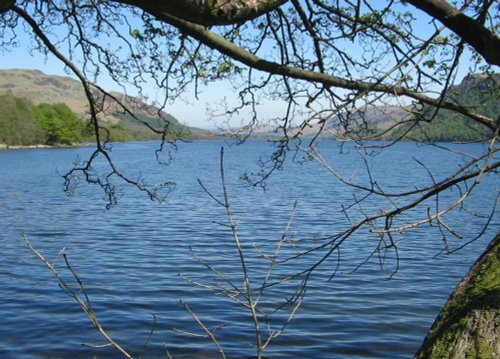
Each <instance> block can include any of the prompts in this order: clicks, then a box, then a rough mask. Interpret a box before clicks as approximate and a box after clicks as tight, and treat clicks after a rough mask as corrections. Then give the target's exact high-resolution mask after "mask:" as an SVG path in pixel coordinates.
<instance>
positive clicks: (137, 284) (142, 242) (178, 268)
mask: <svg viewBox="0 0 500 359" xmlns="http://www.w3.org/2000/svg"><path fill="white" fill-rule="evenodd" d="M156 146H157V144H156V143H154V142H141V143H126V144H116V145H114V147H113V151H112V155H113V157H114V159H115V161H116V163H117V164H118V166H120V168H121V169H122V170H123V172H124V173H125V174H127V175H129V176H130V177H131V178H136V177H137V176H139V174H141V175H142V177H143V178H145V179H146V180H147V181H148V182H149V183H151V184H155V183H160V182H165V181H172V182H175V183H176V187H175V190H174V191H173V192H172V193H171V194H170V195H169V196H168V199H167V201H166V202H164V203H161V204H160V203H156V202H151V201H148V199H147V198H146V196H145V195H144V194H143V193H140V192H138V191H137V190H135V189H134V188H132V187H131V186H127V185H123V184H120V183H119V181H117V182H116V183H117V191H118V193H120V194H121V196H120V198H119V202H118V204H117V205H116V206H113V207H112V208H111V209H109V210H107V209H106V208H105V204H106V202H105V201H104V200H103V196H102V192H101V191H100V189H99V188H97V187H96V186H92V185H88V184H85V183H81V184H80V185H79V186H78V187H77V188H76V191H75V193H74V194H73V195H72V196H70V197H68V196H66V195H65V193H64V192H63V190H62V179H61V177H60V175H59V174H58V173H63V172H65V171H66V170H68V169H69V168H71V166H72V163H73V162H74V161H75V159H76V158H78V157H80V158H85V155H87V154H88V153H90V151H91V148H74V149H36V150H10V151H0V185H1V189H0V246H1V252H0V357H1V358H16V359H17V358H21V359H22V358H94V357H96V358H118V357H120V355H119V354H118V353H117V352H116V351H115V350H114V349H112V348H95V347H91V346H89V345H100V344H104V340H103V339H102V338H101V336H100V335H99V333H97V331H96V330H95V329H94V328H93V327H92V325H91V323H90V322H89V320H88V319H87V317H86V316H85V314H84V313H83V312H82V311H81V309H80V308H79V307H78V305H77V304H75V302H74V301H73V300H72V299H71V298H69V297H68V296H67V295H65V294H64V293H63V292H62V291H61V290H60V289H59V288H58V285H57V282H56V281H55V280H54V277H53V276H52V274H51V273H50V272H49V271H48V270H47V269H46V268H45V267H44V266H43V265H42V263H41V262H40V261H38V260H37V259H36V258H35V257H34V255H33V254H32V253H31V252H30V251H29V250H28V248H27V247H26V245H25V244H24V242H23V241H22V237H21V233H22V232H25V233H27V235H28V236H29V239H30V241H31V242H32V244H33V245H34V246H35V247H36V248H37V249H39V250H40V251H41V252H42V253H44V255H46V256H47V258H49V259H52V258H54V257H55V256H56V254H57V253H58V252H59V250H60V249H61V248H62V247H64V246H66V247H67V251H66V253H67V255H68V257H69V260H70V262H71V264H72V265H73V267H74V268H75V270H76V271H77V272H78V274H79V275H80V277H81V278H82V280H83V282H84V283H85V285H86V287H87V289H88V293H89V295H90V297H91V300H92V303H93V306H94V310H95V313H96V315H97V318H98V319H99V320H100V322H101V324H102V325H103V326H104V328H105V329H106V330H107V331H108V333H109V334H110V335H111V336H112V337H113V338H114V339H115V340H116V341H117V342H118V343H120V344H121V345H122V346H123V347H125V348H126V349H127V350H128V351H129V352H130V353H132V354H133V355H135V356H138V354H139V353H140V352H141V349H142V346H143V344H144V342H145V340H146V338H147V337H148V334H149V331H150V329H151V326H152V314H154V315H155V316H156V318H157V324H156V328H155V331H154V335H153V337H152V339H151V342H150V344H149V345H148V348H147V351H146V352H145V353H144V354H143V355H142V357H143V358H164V357H165V348H168V350H169V351H170V352H171V353H172V355H173V357H174V358H216V357H219V356H218V351H217V349H216V347H215V346H214V345H213V343H211V342H210V341H208V340H207V339H205V338H201V337H192V336H187V335H183V334H180V333H178V332H175V331H172V330H171V329H172V328H173V327H174V328H178V329H180V330H184V331H190V332H195V333H202V332H201V331H200V329H199V327H197V326H196V324H195V323H194V321H193V319H192V318H191V317H190V315H189V314H188V313H187V312H186V311H185V310H184V309H183V307H182V305H181V304H180V303H179V299H181V298H182V299H184V300H185V301H186V302H187V303H188V304H189V305H190V307H191V308H192V309H193V310H194V311H195V312H196V313H197V314H198V315H199V317H200V318H201V319H202V320H203V321H204V323H205V324H206V325H207V326H208V327H210V328H214V327H217V326H218V325H220V324H223V323H226V325H225V326H223V327H222V328H220V329H219V330H217V332H216V336H217V338H218V339H219V340H220V343H221V345H222V347H223V348H224V349H225V351H226V354H227V356H228V357H229V358H249V357H252V356H253V355H255V351H254V347H253V345H254V341H255V339H254V333H253V331H252V322H251V318H250V315H249V312H248V310H246V309H245V308H244V307H242V306H241V305H238V304H236V303H234V302H231V301H229V300H227V299H225V298H224V297H223V296H214V295H213V294H211V293H210V292H209V291H207V290H205V289H203V288H200V287H197V286H195V285H193V284H192V283H189V282H188V281H186V280H184V279H182V278H181V277H180V276H179V273H182V274H184V275H186V276H189V277H190V278H192V279H193V280H198V281H201V282H204V283H213V282H211V281H210V273H209V271H208V269H207V268H206V267H203V266H202V265H201V264H200V263H198V262H197V261H196V260H195V259H194V258H193V256H192V254H191V253H190V251H189V247H190V246H191V247H192V248H193V249H194V250H195V251H196V253H197V254H198V255H199V256H200V257H203V258H204V259H205V260H206V261H207V262H209V263H210V264H211V265H213V266H215V267H217V268H218V269H219V270H220V271H221V272H223V273H224V274H225V275H226V276H227V278H230V279H231V280H234V282H235V283H237V285H241V281H242V280H241V275H240V274H239V273H240V269H239V261H238V254H237V252H236V250H235V247H234V244H233V240H232V236H231V234H230V232H229V230H228V228H227V227H224V226H221V225H220V224H218V223H221V222H222V223H225V221H226V217H225V216H224V209H223V208H222V207H220V206H219V205H217V203H215V201H214V200H213V199H211V198H210V197H209V196H208V195H207V194H206V193H205V192H204V191H203V189H202V188H201V187H200V185H199V184H198V179H200V180H201V181H202V182H203V183H204V185H205V186H206V188H207V189H208V190H210V192H211V193H212V194H213V195H214V196H215V197H217V198H221V193H222V191H221V185H220V171H219V150H220V148H221V146H225V153H226V155H225V163H226V165H225V168H226V179H227V188H228V191H229V196H230V202H231V205H232V208H233V211H234V213H235V217H237V220H239V221H240V224H239V226H238V231H239V236H240V240H241V242H242V243H243V249H244V251H245V253H246V255H247V256H248V265H249V271H250V273H251V274H252V276H253V282H252V283H259V281H261V280H262V279H263V273H264V272H263V270H264V269H265V268H266V265H267V262H265V261H264V260H262V258H261V257H259V254H258V253H259V252H257V251H256V250H255V247H254V245H255V246H256V247H258V248H260V249H261V250H262V251H264V252H266V253H267V254H271V253H272V251H273V249H274V247H275V245H276V243H277V241H278V240H279V238H280V237H281V235H282V233H283V230H284V228H285V226H286V224H287V221H288V218H289V216H290V213H291V210H292V206H293V203H294V201H297V209H296V213H295V216H294V218H293V223H292V225H291V227H290V229H289V232H288V234H289V235H290V236H291V237H293V238H309V239H310V241H306V242H305V244H304V246H305V247H304V248H302V249H301V248H300V247H299V248H295V247H292V246H291V245H284V248H283V252H284V254H292V253H297V252H296V251H300V250H304V249H307V248H309V247H308V246H313V245H315V244H318V243H319V244H320V243H322V242H321V238H323V237H325V236H328V235H331V234H334V233H337V232H339V231H342V230H344V229H345V228H347V226H348V222H347V219H346V217H345V216H344V215H343V214H341V212H340V210H341V209H342V205H347V204H349V203H351V202H352V201H353V198H354V197H353V196H360V195H361V193H360V192H359V191H357V190H355V189H350V188H346V187H345V186H343V185H341V184H340V183H339V182H338V181H336V180H335V179H334V177H333V176H332V175H331V174H329V173H328V172H327V171H326V170H325V169H324V168H322V167H321V166H320V165H319V164H318V163H316V162H311V161H309V162H307V161H306V162H302V161H293V160H291V159H290V160H289V161H287V163H286V165H285V169H284V170H283V171H279V172H276V173H275V174H273V176H272V177H271V178H270V179H269V181H268V183H267V190H266V191H263V190H262V189H259V188H250V187H248V186H247V185H246V184H245V182H244V181H242V180H241V177H242V176H243V175H244V174H245V173H246V172H247V173H250V172H252V171H253V172H257V171H258V170H259V167H258V165H257V160H258V159H259V156H260V155H266V154H267V155H269V153H270V150H271V148H270V146H269V144H267V143H265V142H260V141H249V142H247V143H246V144H244V145H242V146H230V145H228V144H227V143H225V142H219V141H206V142H204V141H196V142H192V143H180V144H179V148H178V150H177V151H175V152H174V153H173V155H174V157H175V159H174V161H173V162H172V163H171V164H170V165H168V166H164V165H160V164H158V163H157V162H156V161H155V159H154V150H155V148H156ZM339 146H340V144H339V143H337V142H335V141H325V142H323V143H322V144H321V148H322V149H323V151H324V153H325V156H326V157H328V158H329V159H330V161H331V162H332V163H333V164H334V165H335V167H336V168H338V169H339V170H340V171H341V173H342V175H344V176H346V177H348V178H352V179H353V181H361V180H363V179H365V178H366V172H365V171H364V168H365V167H364V166H365V164H364V162H363V161H362V160H361V159H360V158H359V157H358V156H357V154H356V151H355V149H354V147H353V145H352V144H351V143H346V144H344V148H343V150H342V151H339ZM454 146H455V149H456V150H459V151H462V152H467V153H471V154H477V153H479V152H480V151H481V150H482V149H483V148H482V145H479V144H477V145H461V146H459V145H454ZM340 152H342V153H340ZM413 157H415V158H417V159H419V160H422V161H426V164H427V166H429V168H431V169H432V170H433V172H434V174H435V176H436V178H437V179H440V178H443V176H446V175H448V174H449V173H451V172H452V171H453V169H455V168H456V166H457V164H458V163H460V158H459V156H458V155H452V154H450V153H449V152H445V151H441V150H439V149H437V148H434V147H421V146H417V145H415V144H412V143H401V144H398V145H397V146H394V147H391V148H390V149H388V150H386V151H385V152H384V153H382V154H380V155H378V156H373V157H371V156H370V157H368V165H369V166H370V168H371V169H372V172H371V174H372V176H374V177H375V178H377V181H378V182H377V183H378V184H379V185H380V186H382V187H383V188H385V189H387V190H389V189H392V190H395V189H398V188H412V187H414V186H416V185H417V184H418V183H419V182H424V183H430V181H431V179H430V177H429V176H428V174H427V171H426V168H424V167H423V166H421V165H419V164H418V163H417V162H415V161H412V158H413ZM498 188H499V181H498V177H495V176H493V175H490V176H485V177H484V178H483V179H482V182H481V185H480V186H479V187H478V188H477V190H476V193H475V194H474V197H473V198H472V199H471V201H470V202H469V204H468V206H470V207H469V208H470V209H472V210H474V211H476V212H478V213H480V214H483V215H486V214H488V211H489V209H491V206H492V204H493V202H494V199H495V195H496V192H497V191H498ZM457 193H458V190H455V192H451V193H450V194H449V195H443V196H442V198H441V199H440V200H441V203H443V204H444V203H446V201H449V200H450V198H452V197H453V196H455V195H456V194H457ZM447 196H449V197H450V198H447ZM365 203H366V204H365V205H364V206H365V207H363V210H365V211H373V210H375V208H377V207H375V206H380V205H382V206H383V207H382V208H388V207H387V206H386V204H384V203H383V202H381V201H380V200H379V199H374V200H371V199H370V198H368V200H367V201H366V202H365ZM358 213H359V212H358ZM411 215H415V216H420V217H422V216H423V217H425V213H421V212H414V213H412V214H411ZM356 216H357V215H356V212H354V210H353V211H352V213H351V217H350V219H351V220H352V221H357V220H358V219H359V218H360V217H359V214H358V217H356ZM403 220H404V219H403ZM447 221H448V222H447V223H448V224H449V225H452V226H455V228H456V229H457V230H459V231H460V233H461V234H462V235H463V236H464V239H463V240H458V239H455V241H454V242H452V243H451V246H452V247H458V246H460V245H462V244H463V243H465V242H466V241H467V240H468V239H470V238H472V236H473V235H474V234H475V233H477V231H478V230H479V229H480V228H481V225H482V224H483V222H484V220H481V219H478V218H476V217H473V216H470V215H467V214H466V213H464V212H462V213H458V214H456V215H451V217H449V218H448V219H447ZM498 224H499V216H498V215H495V216H494V218H493V221H492V223H491V226H490V228H491V230H490V231H489V232H487V233H486V235H485V236H484V237H483V238H481V239H480V240H478V241H476V242H474V243H472V244H471V245H469V246H468V247H466V248H465V249H463V250H461V251H459V252H457V253H455V254H453V255H441V256H438V257H437V258H434V256H435V255H436V254H438V253H439V252H440V250H441V249H442V248H443V242H442V240H441V237H440V232H439V230H438V229H436V228H430V227H429V226H424V227H421V228H420V227H419V228H417V229H415V230H412V231H410V232H408V233H407V234H405V235H403V236H402V237H400V238H399V239H401V242H400V246H399V248H400V252H399V255H400V263H399V265H400V268H399V271H398V272H397V274H396V275H395V276H393V277H392V278H391V279H390V280H388V278H389V274H388V273H387V272H384V271H382V270H381V268H380V265H379V260H378V258H379V257H377V256H375V257H373V258H372V259H371V260H370V261H368V262H367V263H366V265H365V266H363V267H362V268H361V269H359V270H358V271H357V272H354V273H351V271H352V270H353V269H354V268H356V267H357V266H358V265H359V264H360V263H362V262H363V261H364V259H365V258H366V257H367V256H368V255H369V254H370V253H371V252H372V251H373V249H374V248H375V245H376V237H374V236H373V235H370V234H369V233H368V231H367V230H365V231H364V232H361V233H359V234H357V235H355V236H353V237H352V238H350V239H349V240H348V241H346V242H345V243H344V244H343V246H342V250H341V252H340V261H341V262H340V266H339V270H338V272H337V273H336V275H335V276H334V278H333V279H332V280H330V281H329V280H328V279H329V278H330V276H331V274H332V273H333V272H334V271H335V268H336V266H337V254H336V253H335V254H334V255H332V256H331V258H329V259H328V260H327V261H326V262H325V263H324V264H323V265H322V266H321V267H320V268H318V270H317V271H316V272H314V273H313V275H312V277H311V279H310V281H309V285H308V288H307V293H306V295H305V298H304V301H303V304H302V306H301V307H300V308H299V310H298V312H297V314H296V315H295V317H294V318H293V320H292V321H291V323H290V324H289V325H288V326H287V328H286V330H285V331H284V333H283V334H282V335H281V336H280V337H278V339H276V340H275V341H273V342H272V343H271V344H270V346H269V347H268V348H267V349H266V351H265V355H266V357H269V358H295V357H303V358H318V359H320V358H321V359H326V358H411V357H412V355H413V354H414V353H415V351H416V350H417V349H418V347H419V346H420V344H421V342H422V340H423V338H424V337H425V334H426V332H427V330H428V328H429V327H430V326H431V324H432V322H433V321H434V319H435V317H436V315H437V314H438V312H439V309H440V308H441V306H442V305H443V303H444V302H445V301H446V299H447V298H448V296H449V295H450V293H451V292H452V290H453V289H454V287H455V286H456V284H457V283H458V281H459V280H460V278H461V277H462V276H463V275H464V274H465V273H466V272H467V270H468V268H469V267H470V266H471V265H472V264H473V262H474V260H475V259H476V258H477V256H478V255H479V254H480V253H481V252H482V250H483V249H484V247H485V245H486V244H487V243H488V241H489V240H490V239H491V238H492V236H493V233H494V232H495V231H496V230H498V228H499V226H498ZM320 255H321V254H318V255H316V254H313V255H311V256H308V257H304V258H303V259H301V260H300V261H299V262H297V263H292V264H285V265H283V266H282V267H281V266H279V267H277V268H276V272H275V275H276V278H278V279H279V278H282V277H283V276H286V275H287V274H290V273H293V272H294V271H298V270H300V269H302V268H307V267H308V266H309V265H311V264H313V263H314V261H315V260H317V259H318V258H319V256H320ZM387 261H388V262H387V269H388V270H389V271H390V270H391V269H393V268H394V266H395V265H396V262H395V260H394V256H393V254H391V253H389V255H388V258H387ZM58 263H59V266H58V268H60V270H61V272H62V273H65V274H64V275H65V278H68V279H69V276H68V275H67V272H64V271H63V268H62V263H61V262H58ZM273 278H274V277H273ZM255 285H256V286H257V284H255ZM292 290H293V283H291V284H289V285H284V286H283V287H280V286H277V287H271V288H269V290H268V291H266V294H267V296H266V297H264V299H263V302H262V304H263V307H264V308H270V307H272V306H273V305H276V304H279V303H281V302H282V301H283V299H284V298H287V297H290V295H292V294H293V291H292ZM285 318H286V313H282V312H278V313H277V314H276V315H275V316H274V317H271V319H270V325H271V327H272V328H278V325H279V323H280V321H282V320H284V319H285ZM263 327H264V329H263V331H264V333H267V329H266V326H265V325H264V326H263ZM82 344H83V345H82Z"/></svg>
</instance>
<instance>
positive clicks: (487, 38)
mask: <svg viewBox="0 0 500 359" xmlns="http://www.w3.org/2000/svg"><path fill="white" fill-rule="evenodd" d="M408 2H409V3H410V4H412V5H413V6H415V7H416V8H418V9H420V10H422V11H424V12H426V13H427V14H429V15H430V16H432V17H434V18H436V19H438V20H439V21H441V22H442V23H443V24H444V25H445V26H446V27H447V28H448V29H450V30H451V31H453V32H454V33H455V34H457V35H458V36H460V37H461V38H462V39H463V40H464V41H465V42H467V43H468V44H469V45H471V46H472V47H473V48H474V49H475V50H476V51H477V52H479V53H480V54H481V55H482V56H483V57H484V59H485V60H486V61H487V62H488V63H489V64H491V65H497V66H498V65H500V38H499V37H498V36H496V35H495V34H494V33H493V32H491V31H490V30H488V29H487V28H486V27H485V26H484V25H483V24H481V22H479V21H476V20H474V19H472V18H470V17H468V16H467V15H465V14H464V13H462V12H461V11H460V10H458V9H457V8H455V7H453V6H452V5H451V4H450V3H448V2H447V1H443V0H418V1H417V0H408Z"/></svg>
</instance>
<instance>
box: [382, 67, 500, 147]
mask: <svg viewBox="0 0 500 359" xmlns="http://www.w3.org/2000/svg"><path fill="white" fill-rule="evenodd" d="M499 82H500V74H494V75H492V76H486V75H471V76H467V77H466V78H464V80H463V81H462V83H460V85H458V86H453V87H452V88H451V89H450V91H448V94H447V95H446V100H447V101H450V102H454V103H456V104H459V105H460V106H463V107H465V108H469V109H471V110H473V111H475V112H477V113H480V114H483V115H485V116H488V117H492V118H498V116H500V101H499V99H500V89H499V88H498V84H499ZM408 131H409V132H408ZM406 132H408V133H406ZM405 133H406V134H405ZM491 135H492V133H491V130H489V129H488V128H486V127H485V126H483V125H481V124H478V123H477V122H475V121H473V120H470V119H469V118H467V117H466V116H464V115H461V114H458V113H455V112H452V111H449V110H440V111H439V112H438V113H437V114H435V108H433V107H428V106H427V107H425V108H424V109H423V110H422V112H421V114H420V116H419V117H418V118H417V117H416V118H415V119H414V121H412V122H409V123H408V124H407V125H405V126H403V127H401V128H398V129H397V130H395V131H394V132H393V133H392V134H391V135H390V138H391V139H396V138H399V137H401V136H403V139H405V140H415V141H425V142H441V141H442V142H469V141H482V140H485V139H487V138H488V137H491Z"/></svg>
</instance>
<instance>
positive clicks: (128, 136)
mask: <svg viewBox="0 0 500 359" xmlns="http://www.w3.org/2000/svg"><path fill="white" fill-rule="evenodd" d="M0 95H1V96H4V98H3V101H4V102H5V106H2V108H1V109H0V124H1V126H0V144H4V145H8V146H15V145H34V144H66V143H78V142H82V141H92V140H93V138H92V130H91V129H86V126H85V125H84V124H83V123H82V122H81V121H79V120H78V121H77V124H78V125H75V122H74V121H75V118H76V119H81V118H84V117H85V116H86V113H87V112H88V103H87V100H86V96H85V94H84V92H83V88H82V86H81V84H80V83H79V82H78V81H76V80H74V79H72V78H69V77H63V76H53V75H46V74H44V73H43V72H41V71H37V70H23V69H11V70H0ZM112 95H113V96H114V97H116V98H118V99H120V101H122V102H124V103H125V104H126V105H127V106H128V107H129V108H130V109H131V111H133V112H134V116H135V117H136V118H138V119H140V122H138V121H136V120H135V119H134V118H133V117H132V116H130V115H125V114H123V113H121V112H120V111H119V108H118V106H117V105H116V104H115V103H113V102H112V101H110V100H106V101H104V104H103V109H104V111H103V112H102V113H101V114H99V120H100V125H101V126H102V127H104V128H105V129H107V131H106V130H102V137H103V138H105V137H106V136H107V134H108V133H109V139H110V140H111V141H113V142H122V141H134V140H150V139H159V138H160V137H161V136H160V135H159V134H155V133H154V132H153V131H151V130H150V129H149V128H148V127H147V126H145V125H144V124H142V123H141V121H142V122H144V123H147V124H149V125H150V126H152V127H154V128H156V129H159V130H163V129H166V130H167V138H170V139H172V138H182V139H195V138H203V139H205V138H213V137H214V135H212V134H211V133H210V132H209V131H206V130H202V129H198V128H194V127H188V126H184V125H182V124H180V123H179V121H178V120H177V119H176V118H174V117H173V116H171V115H170V114H167V113H165V112H162V113H161V118H160V116H158V109H156V108H154V107H152V106H149V105H146V104H144V103H143V102H141V101H140V100H139V99H137V98H134V97H127V96H125V95H123V94H119V93H112ZM5 96H6V97H5ZM56 104H57V106H56V107H54V106H55V105H56ZM62 104H64V106H66V109H64V110H63V109H62V107H61V106H62ZM39 106H41V108H40V109H37V108H38V107H39ZM49 108H50V110H49ZM67 110H69V112H71V114H70V113H69V112H68V111H67ZM44 111H45V112H44ZM53 111H56V112H57V111H59V112H60V113H59V115H57V116H56V115H54V114H53V113H51V112H53ZM61 111H62V112H61ZM40 112H43V113H44V115H45V116H49V117H51V118H52V119H53V120H52V121H53V122H54V123H56V122H57V123H58V124H57V126H59V127H58V128H61V129H62V128H64V129H69V128H73V127H75V126H76V127H78V128H79V129H78V130H74V131H76V132H78V131H80V132H81V133H80V136H76V137H75V136H74V133H73V132H72V131H69V132H68V133H67V134H65V135H63V134H61V133H59V134H58V136H59V137H53V136H52V135H50V134H48V132H50V131H52V128H49V127H48V125H47V123H46V121H45V122H44V121H43V120H41V122H40V121H38V122H36V118H38V119H39V120H40V116H41V115H39V113H40ZM35 115H36V116H35ZM66 115H67V116H66ZM37 116H38V117H37ZM58 116H59V117H58ZM61 118H66V119H67V121H69V122H68V123H66V124H64V125H63V124H61V123H59V122H61ZM166 124H168V127H165V125H166ZM51 126H52V127H54V126H55V127H57V126H56V125H54V124H51ZM81 128H83V129H81ZM44 131H45V132H44ZM41 133H43V136H45V137H43V136H42V135H41ZM41 136H42V137H41Z"/></svg>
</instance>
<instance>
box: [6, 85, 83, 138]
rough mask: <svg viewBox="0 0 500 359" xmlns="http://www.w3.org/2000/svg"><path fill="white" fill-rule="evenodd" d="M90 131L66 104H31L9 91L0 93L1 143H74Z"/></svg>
mask: <svg viewBox="0 0 500 359" xmlns="http://www.w3.org/2000/svg"><path fill="white" fill-rule="evenodd" d="M90 136H91V132H90V129H88V128H87V127H86V125H85V123H84V122H83V121H81V120H80V119H79V118H78V116H76V115H75V114H74V113H73V111H71V109H70V108H69V107H68V106H67V105H65V104H40V105H38V106H35V105H33V103H31V102H30V101H29V100H27V99H24V98H19V97H15V96H14V95H12V93H9V92H7V93H5V94H3V95H0V143H2V144H5V145H7V146H29V145H39V144H43V145H51V146H52V145H74V144H80V143H83V142H85V140H86V139H88V138H90Z"/></svg>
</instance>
